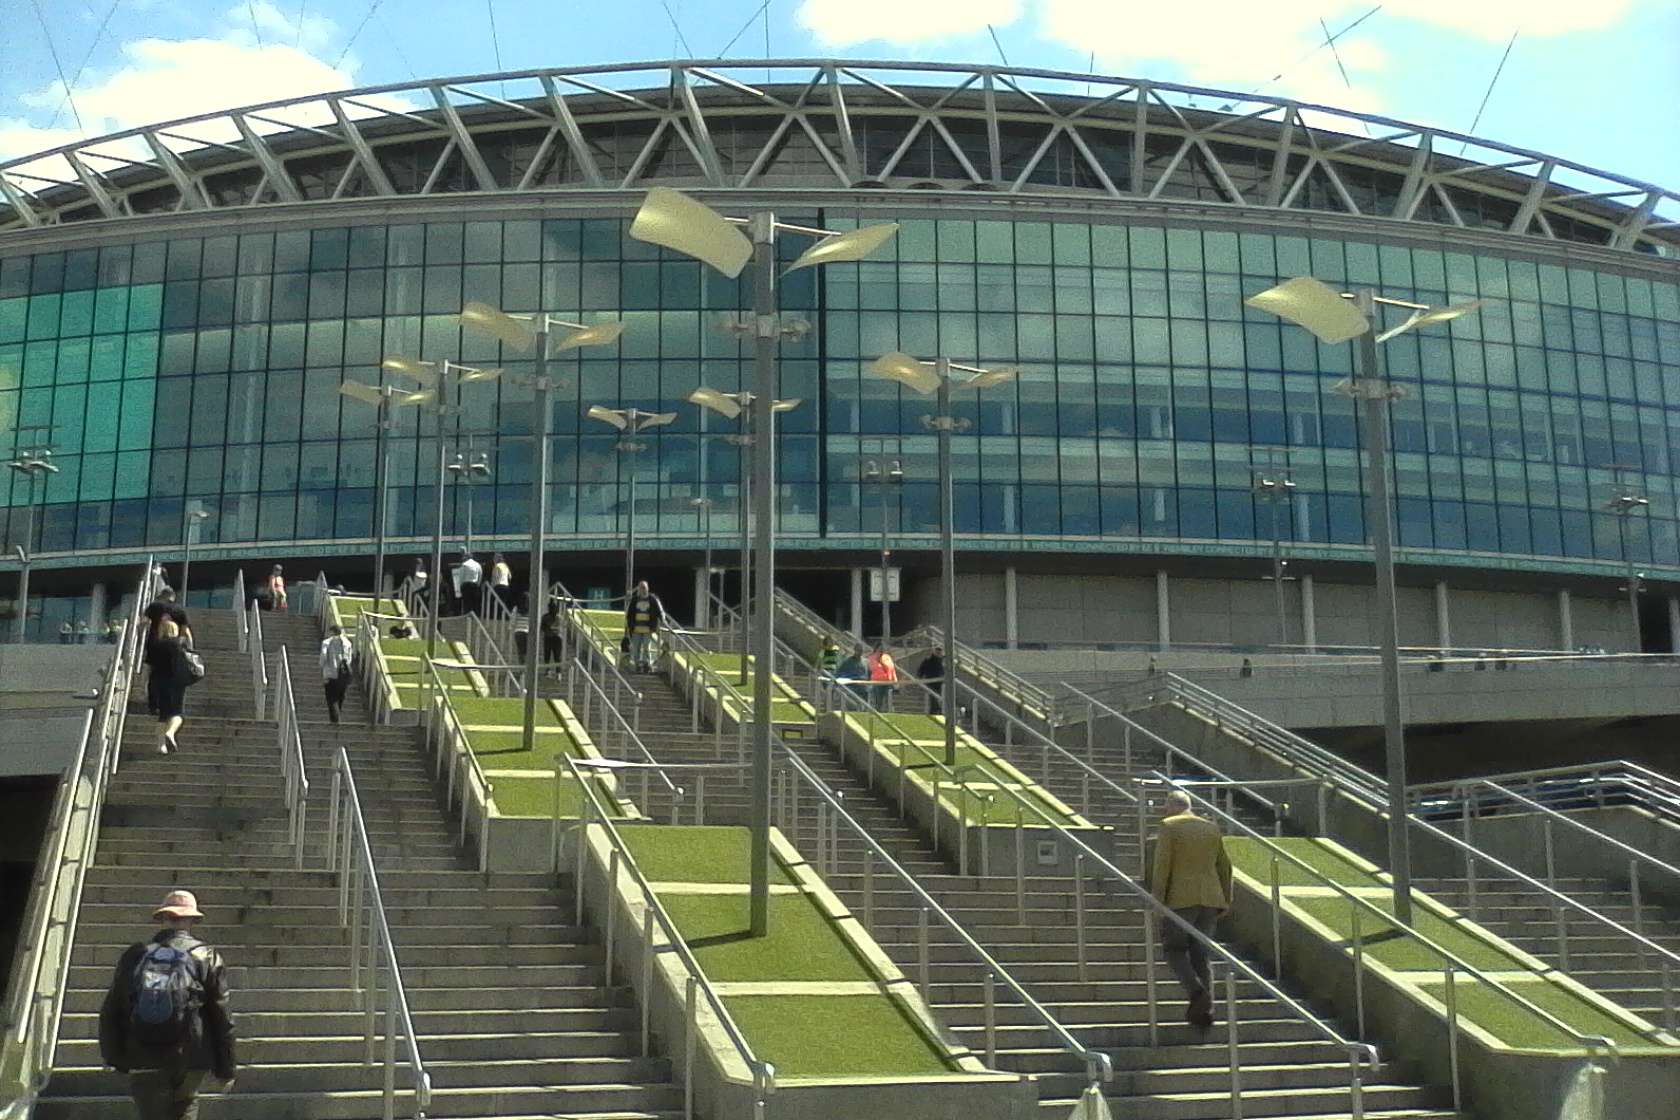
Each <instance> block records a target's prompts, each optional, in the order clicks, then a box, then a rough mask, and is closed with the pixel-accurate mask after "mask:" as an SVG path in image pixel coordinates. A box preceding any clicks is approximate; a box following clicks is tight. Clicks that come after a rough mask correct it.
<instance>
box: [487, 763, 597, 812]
mask: <svg viewBox="0 0 1680 1120" xmlns="http://www.w3.org/2000/svg"><path fill="white" fill-rule="evenodd" d="M492 769H494V767H492ZM486 780H487V781H489V783H490V803H491V804H492V805H494V806H495V807H496V811H497V812H498V813H500V814H501V815H502V816H504V817H543V818H545V819H551V818H553V816H554V799H555V795H556V793H557V792H558V795H559V798H560V816H561V817H562V818H571V819H575V818H577V817H578V816H579V815H581V813H582V811H583V797H584V795H583V791H582V790H581V789H579V788H578V784H577V783H576V782H574V781H573V780H572V779H571V778H569V777H568V778H566V779H564V780H562V781H556V780H555V779H554V777H553V776H552V775H535V774H533V775H532V776H530V777H524V776H522V775H510V774H495V775H491V776H489V777H488V778H487V779H486ZM597 788H599V787H597ZM601 794H602V797H603V800H605V801H606V803H607V806H608V808H609V809H612V810H613V811H614V812H616V813H622V812H623V811H624V807H623V805H622V803H620V802H619V801H617V800H616V799H615V798H614V797H613V796H612V795H611V794H610V793H608V792H607V791H606V790H605V789H602V790H601Z"/></svg>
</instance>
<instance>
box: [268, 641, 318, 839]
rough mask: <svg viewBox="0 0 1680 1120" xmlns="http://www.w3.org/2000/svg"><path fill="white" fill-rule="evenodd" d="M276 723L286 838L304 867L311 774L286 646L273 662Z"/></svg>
mask: <svg viewBox="0 0 1680 1120" xmlns="http://www.w3.org/2000/svg"><path fill="white" fill-rule="evenodd" d="M274 668H275V673H274V726H275V730H276V732H277V734H278V738H279V742H280V779H281V783H282V785H283V788H284V796H285V799H286V821H287V828H286V831H287V838H288V840H289V841H290V843H291V845H292V856H293V860H294V861H295V866H297V867H299V868H302V867H303V848H304V830H305V828H306V827H307V825H308V820H309V775H308V773H307V772H306V771H305V769H304V765H303V737H302V736H301V735H300V734H299V732H298V718H297V698H296V697H295V696H293V695H292V661H291V657H290V656H289V655H288V653H287V652H286V647H285V646H281V647H280V656H279V657H277V658H275V663H274Z"/></svg>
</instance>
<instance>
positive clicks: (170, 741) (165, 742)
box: [158, 735, 181, 754]
mask: <svg viewBox="0 0 1680 1120" xmlns="http://www.w3.org/2000/svg"><path fill="white" fill-rule="evenodd" d="M180 749H181V744H179V743H177V742H176V741H175V736H174V735H159V736H158V753H159V754H174V753H175V752H176V751H178V750H180Z"/></svg>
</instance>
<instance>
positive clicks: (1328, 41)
mask: <svg viewBox="0 0 1680 1120" xmlns="http://www.w3.org/2000/svg"><path fill="white" fill-rule="evenodd" d="M1382 7H1383V6H1382V5H1381V4H1378V5H1377V6H1375V7H1374V8H1372V9H1371V10H1370V11H1368V12H1366V13H1365V14H1364V15H1362V16H1360V17H1359V18H1358V19H1356V20H1354V21H1353V22H1352V23H1350V24H1348V25H1347V26H1346V27H1344V28H1342V29H1341V30H1340V31H1338V32H1336V33H1335V34H1334V35H1330V36H1327V37H1326V38H1325V40H1324V42H1322V43H1320V44H1318V46H1316V47H1314V48H1313V49H1312V50H1310V51H1308V52H1307V53H1306V54H1304V55H1302V56H1301V57H1300V58H1297V59H1296V60H1295V61H1294V62H1291V63H1290V64H1289V65H1288V66H1285V67H1284V68H1283V69H1282V70H1279V71H1278V72H1277V73H1276V74H1273V75H1272V76H1271V77H1270V78H1267V79H1266V80H1265V81H1263V82H1261V83H1260V84H1259V85H1257V86H1255V87H1254V88H1253V89H1251V90H1249V91H1248V92H1249V93H1250V94H1255V93H1259V92H1260V91H1261V90H1263V89H1265V88H1266V87H1267V86H1269V85H1271V84H1272V83H1273V82H1276V81H1280V80H1282V78H1283V76H1284V75H1285V74H1287V73H1289V72H1290V71H1291V70H1293V69H1295V67H1297V66H1299V65H1301V63H1303V62H1305V61H1306V60H1307V59H1309V58H1311V57H1312V56H1313V55H1315V54H1317V53H1318V52H1319V51H1321V50H1323V49H1324V48H1325V47H1334V46H1335V45H1336V40H1337V39H1340V38H1341V37H1342V36H1343V35H1346V34H1347V33H1348V32H1349V31H1352V30H1353V29H1354V28H1356V27H1358V26H1359V25H1360V24H1362V23H1364V22H1365V21H1366V20H1368V19H1370V18H1371V17H1372V16H1374V15H1376V14H1377V13H1378V12H1380V11H1382ZM1319 25H1320V26H1321V27H1322V26H1323V21H1322V20H1320V21H1319ZM1236 107H1237V106H1236V102H1232V103H1230V104H1229V105H1222V106H1220V109H1221V111H1222V112H1230V111H1231V110H1232V109H1235V108H1236Z"/></svg>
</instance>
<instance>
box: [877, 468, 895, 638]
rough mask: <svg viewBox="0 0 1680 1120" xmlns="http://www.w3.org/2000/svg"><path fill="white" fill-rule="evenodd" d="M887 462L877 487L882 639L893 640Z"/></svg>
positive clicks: (882, 469)
mask: <svg viewBox="0 0 1680 1120" xmlns="http://www.w3.org/2000/svg"><path fill="white" fill-rule="evenodd" d="M886 480H887V464H886V460H885V459H883V460H882V461H881V474H880V478H879V480H878V481H877V482H876V488H877V489H878V490H879V491H880V494H881V641H882V642H883V643H886V642H889V641H891V640H892V596H891V595H889V594H888V593H887V559H888V556H889V555H890V552H889V550H888V548H887V485H886Z"/></svg>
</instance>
